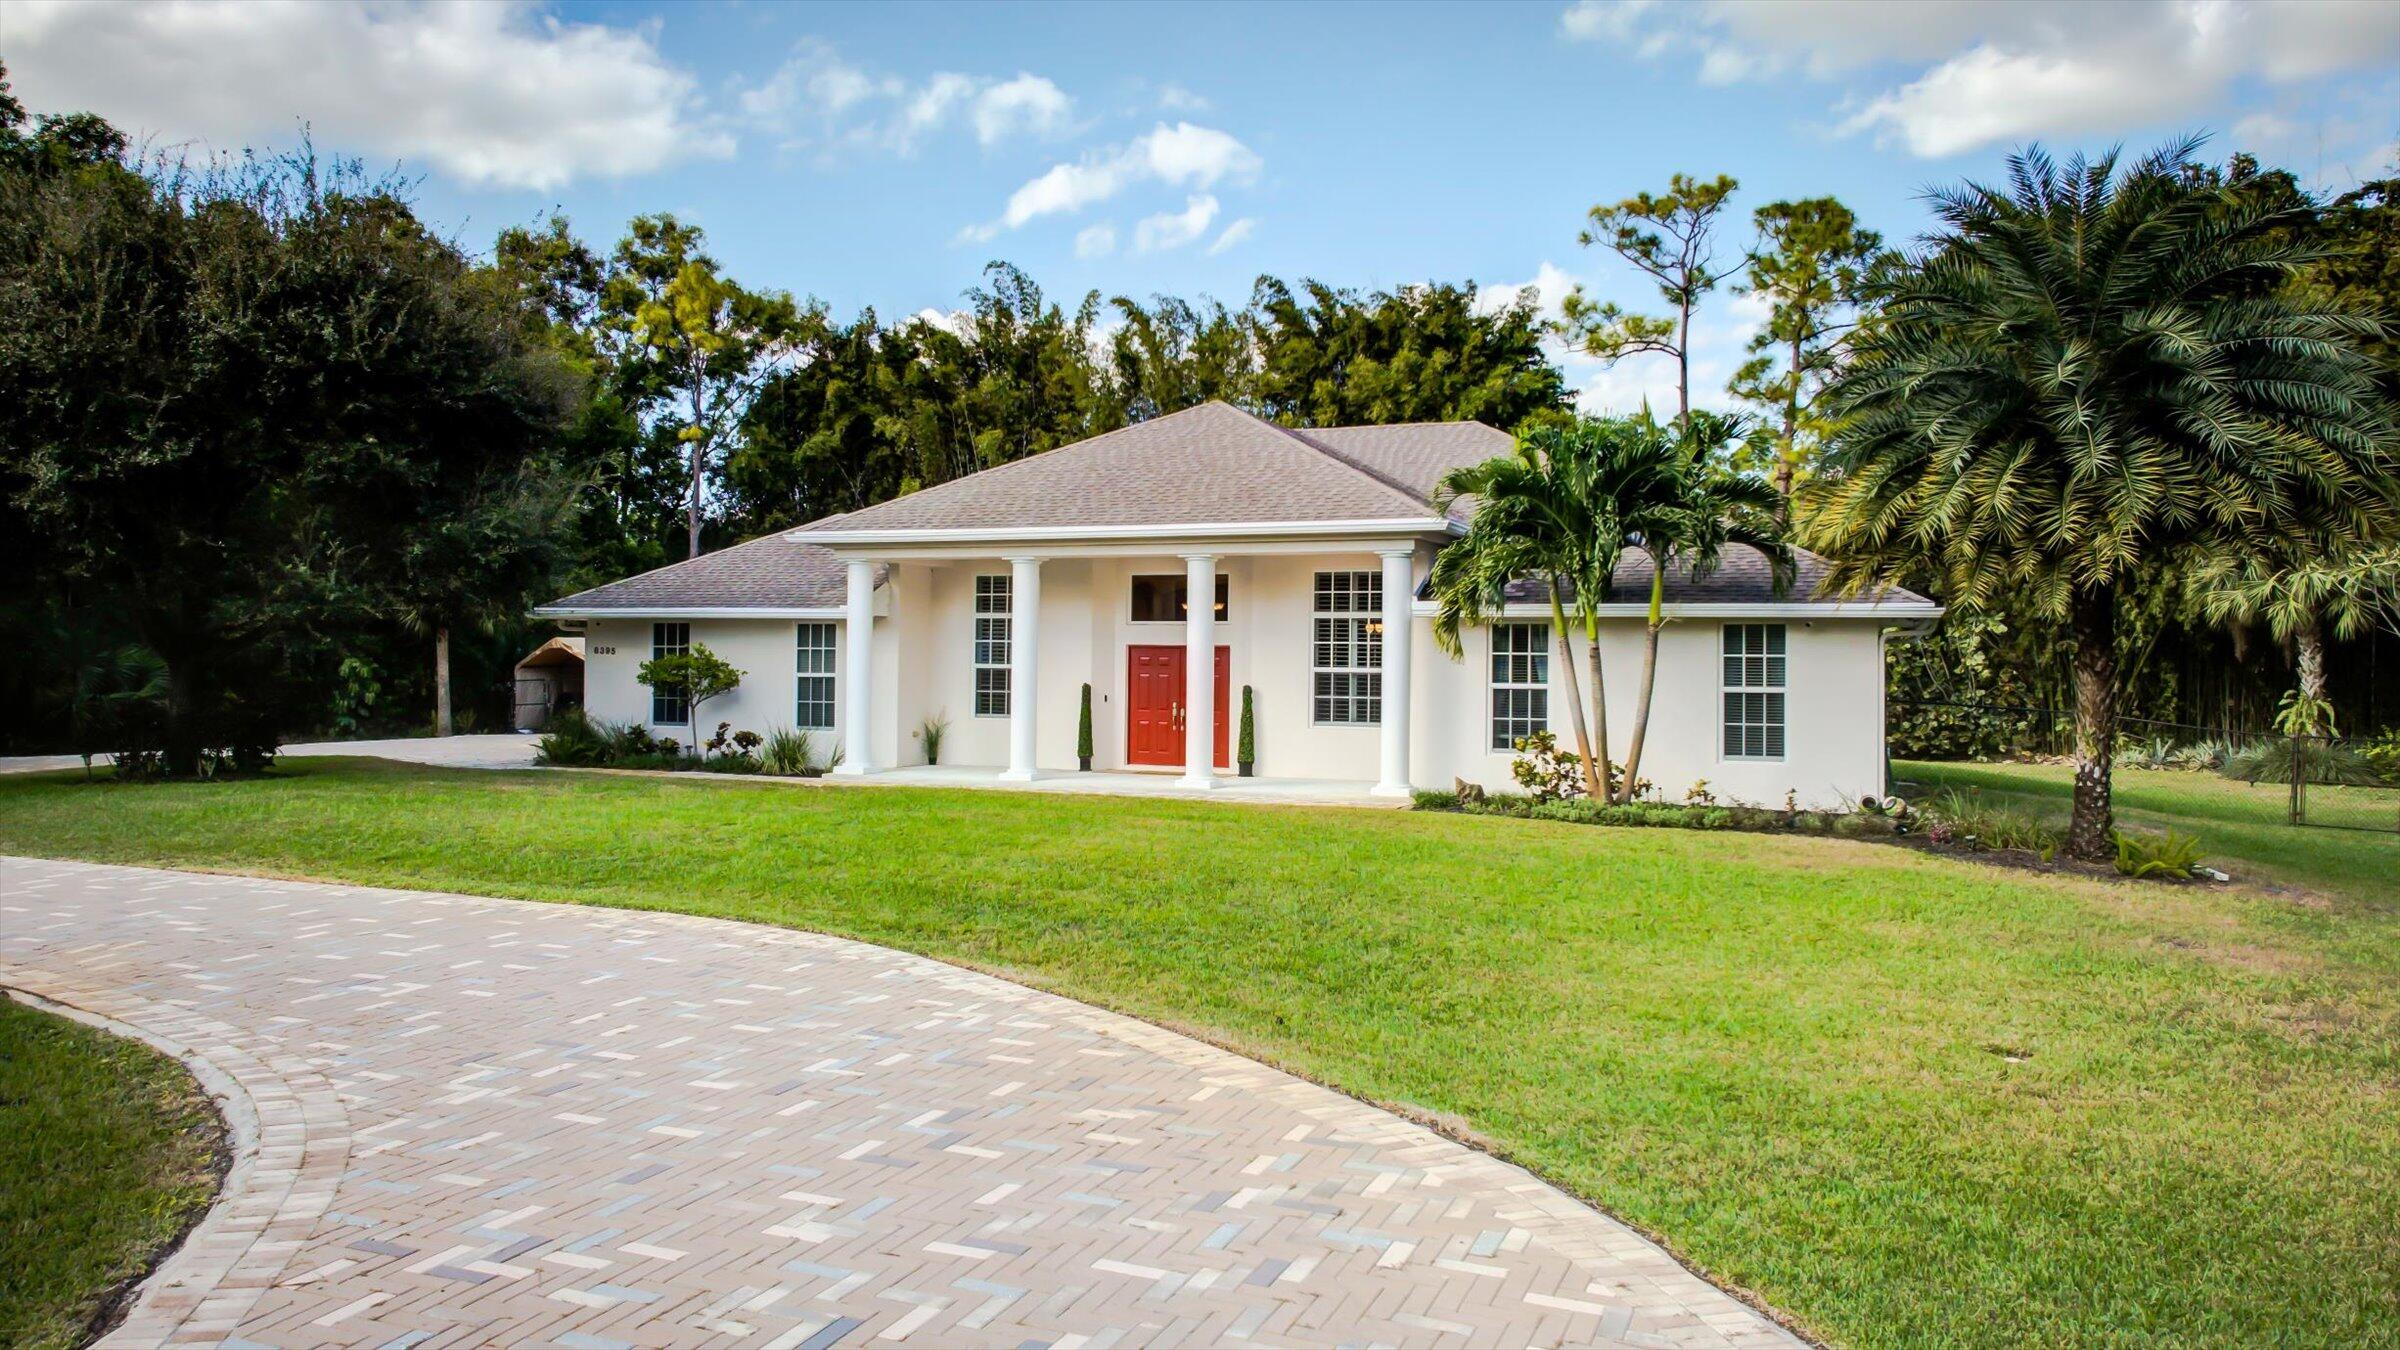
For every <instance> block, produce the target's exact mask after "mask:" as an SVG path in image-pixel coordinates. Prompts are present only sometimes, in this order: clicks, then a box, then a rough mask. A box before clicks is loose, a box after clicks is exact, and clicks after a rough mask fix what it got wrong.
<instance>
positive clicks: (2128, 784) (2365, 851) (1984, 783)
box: [1892, 760, 2400, 907]
mask: <svg viewBox="0 0 2400 1350" xmlns="http://www.w3.org/2000/svg"><path fill="white" fill-rule="evenodd" d="M1892 773H1893V776H1894V777H1895V778H1897V779H1899V780H1900V781H1901V782H1902V783H1904V784H1906V783H1922V784H1926V785H1928V786H1931V787H1934V788H1944V787H1956V788H1962V789H1972V790H1974V791H1977V792H1981V793H1985V794H1987V795H1992V796H1996V797H2008V798H2012V799H2014V800H2016V801H2018V802H2020V803H2023V804H2026V805H2030V806H2032V807H2034V808H2036V809H2038V810H2042V811H2046V812H2048V813H2050V814H2052V815H2054V816H2056V817H2057V818H2058V820H2059V821H2060V822H2061V823H2064V822H2065V820H2066V818H2067V811H2068V808H2069V806H2070V805H2071V803H2072V798H2073V796H2074V788H2075V783H2074V778H2075V772H2074V770H2073V769H2072V768H2070V767H2068V766H2066V765H2063V764H1945V763H1930V762H1915V761H1909V760H1902V761H1899V762H1897V763H1895V764H1893V765H1892ZM2110 782H2111V784H2112V786H2113V789H2114V791H2113V797H2114V801H2115V804H2116V809H2117V815H2118V817H2119V819H2120V820H2121V821H2123V823H2125V824H2128V825H2131V826H2134V827H2136V828H2139V829H2150V830H2164V829H2170V828H2171V829H2176V830H2180V831H2182V832H2183V833H2185V834H2190V835H2195V836H2197V837H2198V838H2199V840H2200V843H2201V847H2202V849H2203V850H2204V851H2205V852H2206V853H2207V854H2208V855H2209V859H2210V861H2211V862H2212V863H2213V864H2214V865H2216V866H2218V867H2220V868H2223V869H2224V870H2225V871H2227V872H2231V873H2233V874H2234V875H2235V876H2236V877H2237V878H2239V879H2241V880H2245V881H2249V880H2255V881H2260V882H2265V883H2270V884H2277V885H2284V886H2297V887H2301V888H2304V889H2307V890H2311V891H2316V892H2319V893H2321V894H2322V895H2324V896H2326V897H2328V898H2332V899H2337V900H2340V901H2343V902H2346V903H2356V904H2365V905H2381V906H2385V907H2389V906H2391V905H2392V904H2394V903H2396V902H2400V833H2392V832H2378V831H2373V830H2359V829H2327V828H2322V827H2319V826H2297V825H2293V824H2292V823H2291V822H2290V818H2289V803H2290V800H2291V789H2290V787H2289V786H2285V785H2278V784H2273V783H2255V784H2254V783H2244V782H2241V781H2240V780H2238V779H2232V778H2224V777H2220V776H2218V775H2217V774H2213V773H2204V772H2195V771H2191V770H2183V769H2119V770H2117V771H2116V773H2115V774H2113V775H2111V778H2110ZM2308 791H2309V793H2310V794H2311V800H2312V802H2314V803H2315V812H2316V817H2317V818H2318V819H2322V820H2332V821H2366V820H2369V819H2375V820H2379V821H2384V822H2386V823H2389V824H2400V819H2393V818H2392V813H2394V812H2400V790H2395V789H2390V788H2341V787H2311V788H2310V789H2308Z"/></svg>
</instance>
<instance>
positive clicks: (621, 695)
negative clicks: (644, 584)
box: [583, 619, 889, 763]
mask: <svg viewBox="0 0 2400 1350" xmlns="http://www.w3.org/2000/svg"><path fill="white" fill-rule="evenodd" d="M651 622H652V621H651V620H649V619H594V620H592V621H591V622H590V623H589V624H588V625H587V626H586V627H585V629H584V689H583V704H584V708H585V710H586V711H588V712H590V713H591V715H592V716H594V717H597V718H599V719H601V720H602V721H607V722H633V723H638V724H640V725H641V726H644V727H647V728H649V730H650V731H651V733H652V734H654V735H659V736H672V737H674V738H675V739H676V740H677V741H678V742H680V743H682V744H683V745H684V747H685V748H687V749H688V748H690V746H691V745H692V743H693V740H694V731H695V729H694V728H692V727H688V726H683V725H680V724H677V725H669V724H663V723H658V722H653V721H651V720H650V690H649V689H648V687H646V686H644V685H643V684H642V683H641V682H640V681H639V680H637V679H635V678H634V676H635V674H636V672H638V671H639V670H640V669H641V666H642V663H643V662H644V661H647V660H649V659H650V625H651ZM678 622H681V621H680V620H679V621H678ZM690 622H691V626H692V642H693V644H694V645H696V646H697V645H703V644H704V645H706V646H707V647H708V649H709V650H710V651H713V652H715V653H716V654H717V655H719V656H722V657H724V658H725V659H726V660H727V661H729V662H732V663H733V666H734V668H735V669H737V670H739V671H741V672H742V683H741V687H740V688H738V689H735V690H734V691H733V692H732V693H730V694H726V695H724V696H722V697H720V698H713V699H710V700H709V701H708V702H707V703H705V704H703V705H701V707H700V711H699V720H700V721H701V722H702V723H703V725H702V726H700V727H698V728H697V732H698V739H699V740H701V741H706V740H707V739H708V738H709V737H710V736H711V735H713V734H715V732H716V729H717V723H719V722H731V723H733V725H734V729H735V730H737V731H756V732H761V733H764V732H766V731H769V730H772V729H774V728H778V727H788V726H791V725H792V721H793V717H794V714H795V713H796V711H797V708H798V701H799V652H798V640H799V634H798V632H797V630H796V625H797V623H798V622H799V621H798V620H794V619H693V620H691V621H690ZM833 624H834V645H835V648H836V651H835V661H836V662H837V664H836V666H835V669H836V670H839V669H840V666H839V664H838V662H839V661H840V660H841V654H842V652H843V651H845V650H847V638H846V636H845V635H844V633H843V632H842V631H841V630H842V628H843V624H842V623H841V621H840V620H838V619H837V620H834V621H833ZM887 626H888V625H887V624H884V623H878V624H877V628H878V630H881V629H883V628H885V627H887ZM878 656H879V658H880V656H881V653H878ZM837 678H838V677H837ZM835 722H836V726H835V727H834V728H832V729H829V730H814V729H812V730H811V731H810V733H809V734H810V735H811V736H813V737H814V738H815V739H816V742H817V744H818V745H819V746H822V747H825V753H828V754H829V753H831V750H832V749H833V747H836V746H839V745H840V744H841V733H840V727H839V722H840V718H839V717H838V716H837V717H836V718H835ZM879 739H880V737H879ZM885 762H886V763H888V762H889V761H888V760H887V761H885Z"/></svg>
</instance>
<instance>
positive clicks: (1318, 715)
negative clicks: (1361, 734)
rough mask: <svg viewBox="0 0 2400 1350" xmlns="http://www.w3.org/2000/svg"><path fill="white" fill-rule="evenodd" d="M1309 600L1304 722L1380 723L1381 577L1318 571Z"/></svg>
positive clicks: (1324, 724) (1378, 573)
mask: <svg viewBox="0 0 2400 1350" xmlns="http://www.w3.org/2000/svg"><path fill="white" fill-rule="evenodd" d="M1309 596H1310V600H1309V606H1310V616H1309V630H1310V631H1309V670H1308V686H1309V687H1308V693H1309V698H1308V716H1309V722H1310V724H1311V725H1313V726H1320V727H1373V726H1381V725H1383V573H1382V572H1381V571H1378V570H1360V571H1350V570H1342V571H1333V572H1319V573H1317V574H1316V575H1315V576H1313V577H1311V578H1310V579H1309ZM1345 658H1346V659H1345Z"/></svg>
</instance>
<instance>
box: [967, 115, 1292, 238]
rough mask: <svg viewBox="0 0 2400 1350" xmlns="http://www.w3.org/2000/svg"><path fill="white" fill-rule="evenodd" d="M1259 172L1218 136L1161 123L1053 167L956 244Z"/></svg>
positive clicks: (1246, 151) (1245, 154)
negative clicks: (1125, 197)
mask: <svg viewBox="0 0 2400 1350" xmlns="http://www.w3.org/2000/svg"><path fill="white" fill-rule="evenodd" d="M1260 167H1261V161H1260V159H1259V157H1258V156H1257V155H1256V154H1254V153H1252V152H1251V150H1250V148H1249V147H1248V146H1245V145H1243V144H1242V143H1241V142H1240V141H1238V140H1236V139H1234V138H1233V137H1232V136H1229V135H1227V134H1226V133H1224V132H1222V131H1218V130H1216V129H1215V128H1213V127H1203V126H1194V125H1193V124H1192V123H1190V122H1178V123H1176V124H1175V125H1173V126H1168V125H1167V124H1166V123H1164V122H1161V123H1159V124H1158V125H1157V126H1156V127H1153V128H1152V129H1151V130H1150V131H1148V132H1146V133H1144V134H1143V135H1141V136H1137V137H1135V138H1134V139H1133V140H1131V141H1128V142H1127V143H1125V144H1123V145H1119V146H1112V147H1109V148H1107V149H1104V150H1097V151H1094V152H1092V153H1090V154H1087V155H1085V156H1084V157H1083V158H1082V159H1080V160H1075V161H1072V162H1067V163H1060V164H1053V165H1051V166H1050V167H1049V168H1048V169H1046V170H1044V171H1043V172H1042V173H1040V174H1039V175H1037V176H1035V177H1034V178H1033V179H1031V180H1030V181H1028V182H1026V183H1025V184H1024V185H1023V186H1021V187H1019V188H1018V189H1017V190H1016V191H1015V192H1012V193H1010V194H1009V197H1008V204H1007V205H1006V206H1004V207H1003V208H1002V209H1001V212H1000V218H999V219H998V220H995V221H991V222H988V223H986V224H981V225H970V226H968V227H967V228H966V229H964V230H961V231H960V232H959V238H960V239H962V240H985V239H990V238H993V237H994V236H996V235H998V234H999V233H1000V232H1001V231H1003V230H1013V229H1017V228H1019V227H1020V226H1023V225H1025V224H1027V223H1028V222H1031V221H1035V220H1039V219H1041V218H1042V217H1044V216H1054V215H1071V214H1073V213H1075V212H1077V211H1081V210H1083V209H1084V208H1085V207H1088V206H1092V205H1095V204H1097V203H1100V202H1104V201H1107V200H1108V199H1110V198H1111V197H1114V196H1116V195H1117V194H1118V193H1120V192H1123V191H1124V190H1126V189H1127V188H1129V187H1131V186H1133V185H1134V184H1137V183H1144V182H1156V183H1164V184H1166V185H1167V186H1169V187H1179V188H1195V189H1200V190H1203V191H1205V190H1206V189H1209V188H1213V187H1215V186H1216V185H1217V184H1218V183H1220V182H1227V181H1233V182H1239V181H1242V180H1245V179H1248V178H1251V177H1253V176H1255V175H1256V174H1257V173H1258V171H1259V168H1260Z"/></svg>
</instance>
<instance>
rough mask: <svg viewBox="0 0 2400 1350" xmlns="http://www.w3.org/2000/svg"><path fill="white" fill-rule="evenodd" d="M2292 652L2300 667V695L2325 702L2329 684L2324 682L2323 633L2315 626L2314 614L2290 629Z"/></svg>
mask: <svg viewBox="0 0 2400 1350" xmlns="http://www.w3.org/2000/svg"><path fill="white" fill-rule="evenodd" d="M2292 652H2293V657H2294V660H2295V662H2296V664H2298V666H2299V667H2300V693H2301V696H2302V697H2304V698H2310V699H2314V700H2316V701H2317V702H2319V703H2323V702H2326V701H2327V700H2328V696H2327V694H2326V692H2325V691H2326V690H2327V689H2328V688H2329V687H2330V686H2328V685H2327V684H2326V682H2325V633H2324V630H2323V629H2321V628H2319V627H2318V626H2317V620H2316V616H2314V615H2311V616H2309V617H2308V618H2307V619H2304V620H2302V621H2301V623H2300V625H2299V627H2297V628H2295V629H2293V630H2292Z"/></svg>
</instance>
